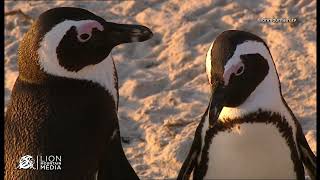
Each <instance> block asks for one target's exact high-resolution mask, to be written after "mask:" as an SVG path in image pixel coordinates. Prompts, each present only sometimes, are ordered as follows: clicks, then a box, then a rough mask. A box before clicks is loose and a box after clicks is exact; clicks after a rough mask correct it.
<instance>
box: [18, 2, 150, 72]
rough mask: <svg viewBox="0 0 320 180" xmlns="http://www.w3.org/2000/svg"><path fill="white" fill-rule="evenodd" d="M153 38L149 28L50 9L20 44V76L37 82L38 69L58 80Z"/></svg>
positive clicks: (86, 13)
mask: <svg viewBox="0 0 320 180" xmlns="http://www.w3.org/2000/svg"><path fill="white" fill-rule="evenodd" d="M151 37H152V32H151V31H150V30H149V29H148V28H147V27H145V26H140V25H127V24H116V23H111V22H106V21H105V20H104V19H103V18H101V17H99V16H97V15H95V14H93V13H91V12H89V11H87V10H85V9H81V8H73V7H59V8H54V9H50V10H48V11H46V12H44V13H42V14H41V15H40V16H39V18H38V19H37V20H36V21H35V22H34V24H33V25H32V27H31V28H30V29H29V31H28V32H27V34H26V35H25V36H24V38H23V40H22V42H21V43H20V48H19V70H20V74H22V75H24V76H25V78H37V76H39V72H38V71H36V70H35V69H40V68H41V69H43V70H44V71H45V72H46V73H49V74H55V75H57V76H64V74H66V73H69V72H72V73H76V72H78V71H80V70H82V69H84V68H85V67H87V66H90V65H95V64H98V63H100V62H102V61H103V60H105V59H106V57H108V55H109V53H110V52H111V50H112V48H113V47H115V46H117V45H119V44H122V43H129V42H135V41H139V42H141V41H145V40H147V39H149V38H151ZM39 65H40V67H39ZM62 69H63V70H62ZM33 71H34V72H33ZM60 71H67V72H63V73H62V74H59V73H60Z"/></svg>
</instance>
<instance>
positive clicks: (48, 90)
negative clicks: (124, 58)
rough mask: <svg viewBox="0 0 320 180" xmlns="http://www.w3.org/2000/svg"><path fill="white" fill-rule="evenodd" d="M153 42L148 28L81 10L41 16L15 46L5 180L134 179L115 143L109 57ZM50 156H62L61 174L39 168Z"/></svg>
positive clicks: (68, 9)
mask: <svg viewBox="0 0 320 180" xmlns="http://www.w3.org/2000/svg"><path fill="white" fill-rule="evenodd" d="M151 37H152V32H151V31H150V30H149V29H148V28H147V27H144V26H140V25H127V24H116V23H111V22H106V21H105V20H104V19H103V18H101V17H99V16H96V15H95V14H93V13H91V12H89V11H87V10H84V9H80V8H71V7H61V8H54V9H51V10H48V11H46V12H44V13H43V14H41V15H40V17H39V18H38V20H37V21H36V22H35V23H33V25H32V26H31V28H30V29H29V31H28V32H27V33H26V35H25V36H24V38H23V40H22V41H21V43H20V47H19V57H18V63H19V77H18V79H17V80H16V82H15V85H14V88H13V90H12V95H11V101H10V104H9V105H8V109H7V112H6V118H5V130H4V135H5V136H4V137H5V139H4V141H5V179H8V180H9V179H10V180H11V179H33V180H38V179H39V180H48V179H79V180H80V179H99V180H100V179H103V180H106V179H126V180H127V179H139V178H138V176H137V175H136V173H135V171H134V170H133V168H132V167H131V166H130V164H129V162H128V160H127V159H126V156H125V154H124V152H123V149H122V145H121V141H120V132H119V124H118V117H117V107H118V84H117V83H118V82H117V72H116V69H115V65H114V62H113V60H112V58H110V55H109V54H110V52H111V50H112V48H113V47H115V46H117V45H119V44H122V43H129V42H133V41H139V42H142V41H145V40H148V39H150V38H151ZM50 155H53V156H59V157H60V156H61V169H60V170H59V169H58V170H51V171H48V170H43V169H41V168H42V167H41V165H38V164H37V165H38V166H37V165H36V163H37V160H38V159H36V157H38V156H39V157H40V156H41V157H42V158H43V157H46V156H50ZM22 157H23V158H24V159H23V158H22ZM20 158H21V159H20ZM31 160H32V161H31ZM39 160H40V158H39ZM19 161H20V165H19ZM30 162H31V163H30ZM21 163H23V164H21ZM27 163H29V164H27ZM28 168H29V169H28ZM35 168H36V169H35Z"/></svg>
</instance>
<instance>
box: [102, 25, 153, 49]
mask: <svg viewBox="0 0 320 180" xmlns="http://www.w3.org/2000/svg"><path fill="white" fill-rule="evenodd" d="M104 28H105V29H106V30H107V33H108V36H112V39H113V40H114V43H115V44H116V45H118V44H123V43H130V42H142V41H146V40H148V39H150V38H151V37H152V36H153V33H152V31H151V30H150V29H149V28H147V27H145V26H141V25H130V24H117V23H111V22H107V23H106V24H105V25H104Z"/></svg>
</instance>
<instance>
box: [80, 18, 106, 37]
mask: <svg viewBox="0 0 320 180" xmlns="http://www.w3.org/2000/svg"><path fill="white" fill-rule="evenodd" d="M93 28H97V29H98V30H99V31H103V30H104V28H103V26H102V25H101V24H100V23H99V22H97V21H90V22H87V23H84V24H81V25H80V26H78V27H77V32H78V36H77V38H78V40H79V41H80V42H85V41H87V40H88V39H90V37H91V33H92V29H93ZM82 34H88V35H89V36H88V38H87V39H82V38H81V37H80V36H81V35H82Z"/></svg>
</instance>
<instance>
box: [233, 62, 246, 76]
mask: <svg viewBox="0 0 320 180" xmlns="http://www.w3.org/2000/svg"><path fill="white" fill-rule="evenodd" d="M243 72H244V65H243V64H242V65H241V66H240V67H239V69H238V70H237V71H236V73H235V75H236V76H240V75H241V74H242V73H243Z"/></svg>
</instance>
